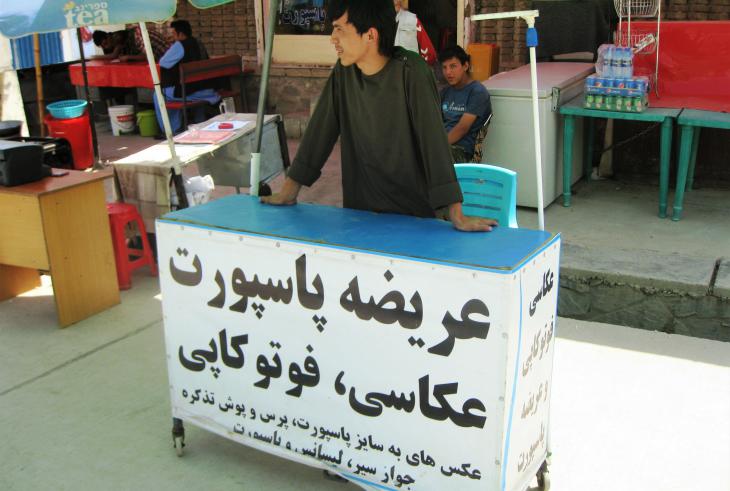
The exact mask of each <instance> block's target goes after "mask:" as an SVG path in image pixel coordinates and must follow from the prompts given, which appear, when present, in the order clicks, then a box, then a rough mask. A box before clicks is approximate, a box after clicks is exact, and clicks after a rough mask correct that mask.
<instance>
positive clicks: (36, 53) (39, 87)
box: [33, 32, 46, 136]
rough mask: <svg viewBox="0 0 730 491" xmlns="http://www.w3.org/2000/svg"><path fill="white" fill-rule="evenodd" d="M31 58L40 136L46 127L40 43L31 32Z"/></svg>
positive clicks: (36, 36)
mask: <svg viewBox="0 0 730 491" xmlns="http://www.w3.org/2000/svg"><path fill="white" fill-rule="evenodd" d="M33 58H34V61H35V94H36V101H37V103H38V124H39V125H40V127H41V136H46V127H45V126H44V125H43V116H44V112H45V111H44V109H45V108H44V104H43V72H42V71H41V43H40V38H39V37H38V33H37V32H36V33H35V34H33Z"/></svg>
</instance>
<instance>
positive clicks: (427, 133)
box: [288, 49, 462, 217]
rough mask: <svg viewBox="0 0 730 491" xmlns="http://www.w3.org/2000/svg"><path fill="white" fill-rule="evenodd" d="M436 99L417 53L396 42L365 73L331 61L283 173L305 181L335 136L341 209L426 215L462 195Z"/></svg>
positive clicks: (318, 167) (314, 177) (314, 175)
mask: <svg viewBox="0 0 730 491" xmlns="http://www.w3.org/2000/svg"><path fill="white" fill-rule="evenodd" d="M439 104H440V101H439V95H438V91H437V89H436V82H435V80H434V77H433V73H432V72H431V70H430V68H429V67H428V66H427V65H426V64H425V62H424V61H423V60H422V59H421V57H420V56H418V54H416V53H411V52H409V51H407V50H403V49H396V52H395V54H394V56H393V57H392V58H391V59H390V60H389V61H388V63H387V64H386V65H385V67H384V68H383V69H382V70H380V71H379V72H378V73H376V74H375V75H371V76H368V75H364V74H363V73H362V72H361V71H360V69H359V68H357V66H356V65H351V66H348V67H343V66H342V65H341V64H340V62H339V61H338V62H337V64H336V65H335V67H334V69H333V70H332V73H331V74H330V77H329V80H328V81H327V84H326V85H325V88H324V90H323V92H322V95H321V96H320V99H319V102H318V104H317V108H316V110H315V111H314V114H313V115H312V118H311V120H310V122H309V125H308V126H307V130H306V132H305V134H304V137H303V138H302V141H301V143H300V145H299V151H298V152H297V156H296V158H295V159H294V162H293V163H292V165H291V167H290V169H289V172H288V175H289V177H290V178H292V179H293V180H295V181H296V182H298V183H300V184H303V185H305V186H311V185H312V184H313V183H314V182H315V181H316V180H317V179H318V178H319V176H320V174H321V169H322V167H323V166H324V164H325V162H326V161H327V158H328V157H329V155H330V153H331V152H332V148H333V146H334V144H335V142H336V141H337V138H338V137H339V138H340V145H341V149H342V195H343V205H344V206H345V207H346V208H354V209H358V210H370V211H376V212H385V213H400V214H404V215H414V216H419V217H433V216H434V211H435V210H436V209H437V208H441V207H444V206H447V205H450V204H452V203H457V202H461V200H462V196H461V190H460V188H459V184H458V182H457V181H456V174H455V172H454V166H453V160H452V158H451V153H450V151H449V144H448V140H447V137H446V131H445V130H444V127H443V124H442V123H441V109H440V105H439Z"/></svg>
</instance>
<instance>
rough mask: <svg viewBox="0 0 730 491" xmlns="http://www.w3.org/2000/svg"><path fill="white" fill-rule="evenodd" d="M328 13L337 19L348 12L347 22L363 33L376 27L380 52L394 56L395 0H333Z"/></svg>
mask: <svg viewBox="0 0 730 491" xmlns="http://www.w3.org/2000/svg"><path fill="white" fill-rule="evenodd" d="M328 13H329V15H330V19H332V20H336V19H339V18H340V17H342V16H343V15H345V13H347V22H348V23H350V24H352V25H353V26H355V30H356V31H357V33H358V34H360V35H362V34H364V33H365V32H367V30H368V29H370V28H371V27H374V28H375V29H376V30H377V31H378V34H379V35H380V36H379V39H380V41H379V43H378V52H379V53H380V54H381V55H383V56H388V57H390V56H393V49H394V46H393V45H394V44H395V32H396V21H395V6H394V5H393V0H331V1H330V3H329V9H328Z"/></svg>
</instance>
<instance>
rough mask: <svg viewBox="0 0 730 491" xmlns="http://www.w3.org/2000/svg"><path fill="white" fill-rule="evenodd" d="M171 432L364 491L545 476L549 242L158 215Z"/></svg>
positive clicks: (356, 216) (551, 316) (234, 210)
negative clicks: (216, 441) (314, 470)
mask: <svg viewBox="0 0 730 491" xmlns="http://www.w3.org/2000/svg"><path fill="white" fill-rule="evenodd" d="M157 238H158V249H159V264H160V281H161V288H162V298H163V312H164V324H165V340H166V347H167V358H168V371H169V378H170V398H171V401H172V413H173V418H174V428H173V437H174V441H175V445H176V447H177V449H178V451H179V453H180V454H181V453H182V446H183V444H184V430H183V422H189V423H191V424H194V425H197V426H200V427H202V428H204V429H207V430H209V431H212V432H214V433H217V434H219V435H221V436H224V437H226V438H229V439H231V440H234V441H237V442H240V443H242V444H245V445H248V446H251V447H254V448H256V449H259V450H262V451H265V452H269V453H272V454H275V455H278V456H280V457H284V458H287V459H290V460H293V461H296V462H300V463H303V464H306V465H310V466H313V467H318V468H322V469H326V470H328V471H330V472H333V473H336V474H339V475H341V476H342V477H344V478H345V479H347V480H350V481H352V482H354V483H357V484H358V485H360V486H361V487H363V488H365V489H386V490H396V489H410V490H459V491H469V490H480V491H486V490H496V489H500V490H501V489H506V490H520V491H521V490H524V489H526V488H527V486H528V484H529V483H530V482H531V481H532V479H534V477H535V475H536V474H539V476H538V477H539V478H540V480H543V479H544V477H545V476H544V474H543V473H542V471H544V470H545V461H546V458H547V448H548V446H547V443H548V442H547V439H548V427H549V417H550V393H551V388H552V386H551V374H552V364H553V346H554V335H555V323H556V307H557V296H558V277H559V256H560V237H559V236H558V235H553V234H550V233H547V232H540V231H533V230H526V229H509V228H497V229H495V230H494V231H493V232H491V233H482V234H466V233H460V232H457V231H455V230H454V229H453V228H452V227H451V225H450V224H449V223H447V222H443V221H439V220H429V219H418V218H413V217H407V216H400V215H379V214H375V213H368V212H360V211H354V210H347V209H340V208H331V207H325V206H316V205H303V204H300V205H297V206H292V207H272V206H265V205H261V204H259V203H258V200H257V199H256V198H252V197H249V196H243V195H239V196H229V197H226V198H223V199H220V200H216V201H212V202H210V203H208V204H206V205H202V206H198V207H193V208H189V209H186V210H180V211H178V212H175V213H172V214H169V215H167V216H165V217H164V218H162V219H159V220H158V221H157Z"/></svg>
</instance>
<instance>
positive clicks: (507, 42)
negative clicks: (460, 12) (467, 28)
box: [474, 0, 730, 71]
mask: <svg viewBox="0 0 730 491" xmlns="http://www.w3.org/2000/svg"><path fill="white" fill-rule="evenodd" d="M531 4H532V2H530V1H529V0H476V1H475V3H474V6H475V8H474V10H475V13H479V14H486V13H493V12H509V11H514V10H529V9H530V8H531ZM662 18H663V19H665V20H728V19H730V0H664V3H663V4H662ZM526 29H527V28H526V25H525V22H524V21H522V20H515V19H505V20H500V21H490V22H484V21H480V22H478V23H477V25H476V27H475V32H474V40H475V42H479V43H496V44H499V45H500V49H501V51H500V71H504V70H510V69H512V68H515V67H518V66H521V65H524V64H525V63H527V56H528V55H527V48H526V47H525V31H526Z"/></svg>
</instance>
